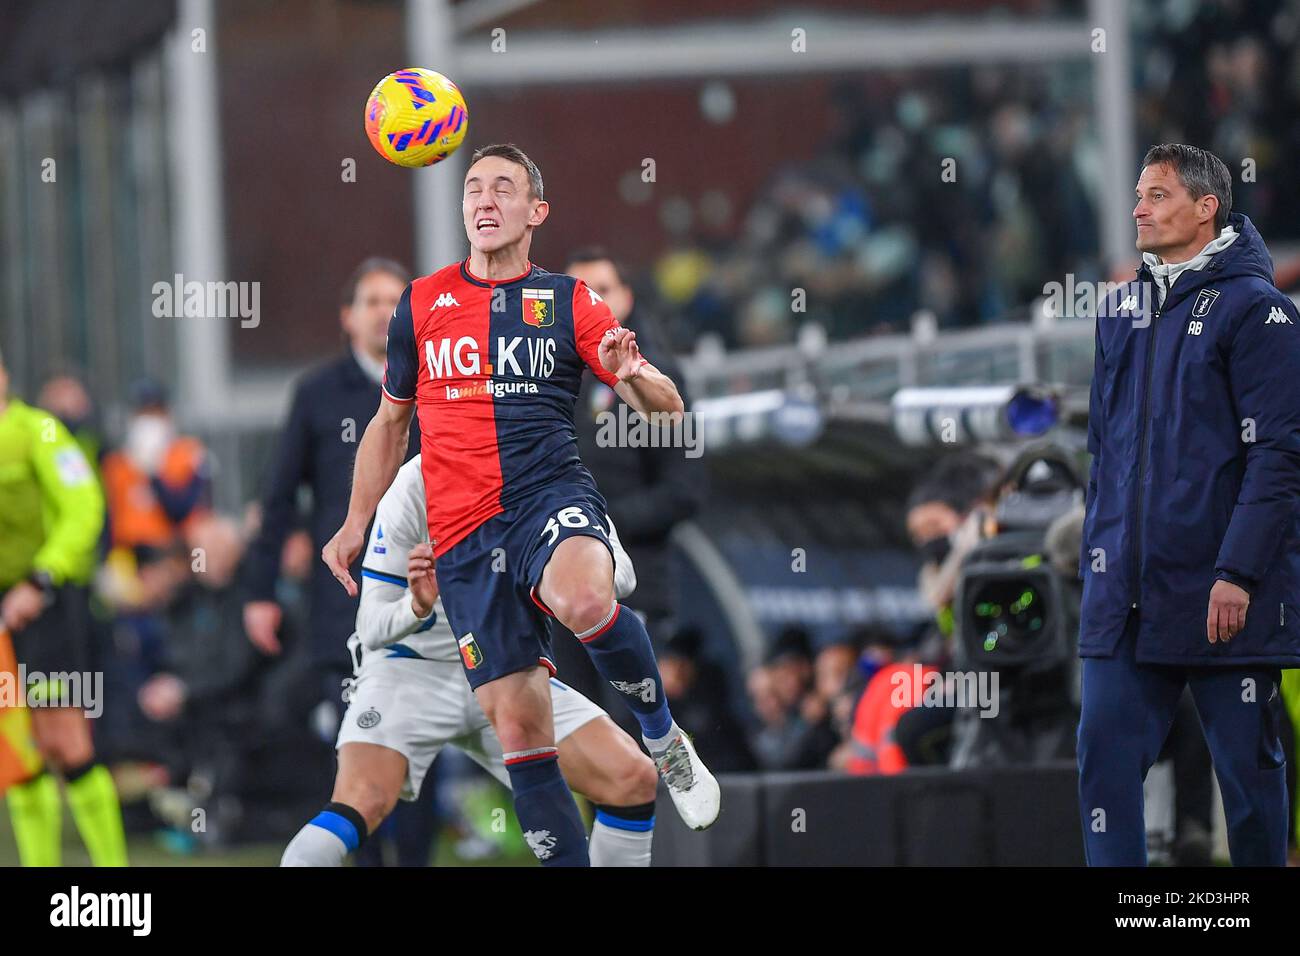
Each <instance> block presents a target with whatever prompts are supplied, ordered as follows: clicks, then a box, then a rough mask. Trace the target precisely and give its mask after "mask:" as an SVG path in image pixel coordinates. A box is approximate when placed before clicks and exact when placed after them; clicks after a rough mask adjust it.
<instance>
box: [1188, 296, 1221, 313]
mask: <svg viewBox="0 0 1300 956" xmlns="http://www.w3.org/2000/svg"><path fill="white" fill-rule="evenodd" d="M1218 297H1219V290H1218V289H1202V290H1201V294H1200V295H1198V296H1197V297H1196V305H1194V306H1192V315H1194V316H1195V317H1196V318H1198V319H1203V318H1205V315H1206V313H1207V312H1209V311H1210V306H1212V305H1214V300H1215V299H1217V298H1218Z"/></svg>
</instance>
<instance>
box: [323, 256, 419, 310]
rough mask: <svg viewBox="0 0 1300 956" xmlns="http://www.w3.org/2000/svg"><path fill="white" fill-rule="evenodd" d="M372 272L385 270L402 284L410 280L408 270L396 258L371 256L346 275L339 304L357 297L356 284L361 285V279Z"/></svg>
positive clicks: (350, 301)
mask: <svg viewBox="0 0 1300 956" xmlns="http://www.w3.org/2000/svg"><path fill="white" fill-rule="evenodd" d="M372 272H387V273H388V274H389V275H390V276H392V277H393V278H394V279H397V280H398V281H399V282H401V283H402V285H406V283H408V282H410V281H411V273H410V270H408V269H407V268H406V266H404V265H402V264H401V263H400V262H398V261H397V260H396V259H385V258H384V257H383V256H371V257H370V258H369V259H366V260H364V261H362V263H361V265H359V266H357V267H356V268H355V269H353V270H352V274H351V275H350V276H348V281H347V282H346V283H344V285H343V291H342V293H341V296H340V300H339V304H340V305H351V304H352V300H353V299H355V298H356V297H357V286H359V285H361V280H362V279H364V278H365V277H366V276H368V275H370V273H372Z"/></svg>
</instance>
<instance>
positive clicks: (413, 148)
mask: <svg viewBox="0 0 1300 956" xmlns="http://www.w3.org/2000/svg"><path fill="white" fill-rule="evenodd" d="M468 130H469V112H468V111H467V110H466V108H465V97H463V96H462V95H461V92H460V90H459V89H458V88H457V86H456V84H455V83H453V82H452V81H451V80H449V79H447V77H445V76H443V75H442V74H441V73H436V72H434V71H433V70H425V69H421V68H420V67H412V68H410V69H407V70H398V71H397V72H396V73H390V74H388V76H386V77H384V78H383V79H382V80H380V81H379V82H378V83H377V84H375V88H374V89H373V90H371V91H370V98H369V99H368V100H366V135H367V136H369V137H370V143H371V145H373V146H374V147H375V150H376V151H377V152H378V153H379V155H380V156H382V157H384V159H386V160H388V161H389V162H390V163H395V164H397V165H398V166H410V167H416V166H432V165H433V164H434V163H437V162H441V161H442V160H444V159H446V158H447V157H448V156H450V155H451V154H452V153H454V152H455V151H456V148H457V147H458V146H460V144H461V143H462V142H463V141H464V139H465V133H466V132H467V131H468Z"/></svg>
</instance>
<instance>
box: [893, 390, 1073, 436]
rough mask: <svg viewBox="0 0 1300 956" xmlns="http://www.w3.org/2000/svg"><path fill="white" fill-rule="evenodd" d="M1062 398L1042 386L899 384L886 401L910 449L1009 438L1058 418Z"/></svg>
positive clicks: (1043, 427)
mask: <svg viewBox="0 0 1300 956" xmlns="http://www.w3.org/2000/svg"><path fill="white" fill-rule="evenodd" d="M1060 410H1061V400H1060V397H1059V396H1058V395H1057V394H1056V392H1055V391H1054V390H1052V389H1050V388H1048V387H1046V386H1042V385H973V386H961V387H956V388H942V387H941V388H901V389H899V390H898V391H897V392H895V393H894V398H893V401H892V402H891V403H890V411H891V423H892V425H893V428H894V433H895V434H896V435H898V438H899V440H900V441H901V442H903V444H905V445H911V446H913V447H924V446H932V445H952V444H969V443H979V442H1011V441H1017V440H1020V439H1024V438H1031V437H1035V436H1038V435H1042V434H1044V433H1045V432H1047V431H1048V430H1049V429H1051V428H1052V427H1053V426H1054V425H1056V424H1057V423H1058V421H1060V418H1061V414H1060Z"/></svg>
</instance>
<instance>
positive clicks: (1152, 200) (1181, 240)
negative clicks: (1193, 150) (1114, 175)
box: [1133, 163, 1216, 256]
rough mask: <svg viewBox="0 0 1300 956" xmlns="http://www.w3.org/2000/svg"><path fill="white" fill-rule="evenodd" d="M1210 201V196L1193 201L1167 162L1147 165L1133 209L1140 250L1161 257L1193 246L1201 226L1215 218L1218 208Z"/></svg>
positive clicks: (1139, 183)
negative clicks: (1208, 219) (1215, 209)
mask: <svg viewBox="0 0 1300 956" xmlns="http://www.w3.org/2000/svg"><path fill="white" fill-rule="evenodd" d="M1209 201H1210V197H1209V196H1202V197H1201V198H1200V199H1193V198H1192V194H1191V193H1189V192H1188V191H1187V187H1186V186H1184V185H1183V184H1182V182H1181V181H1180V180H1179V178H1178V173H1177V172H1175V171H1174V169H1173V167H1172V166H1170V165H1168V164H1167V163H1153V164H1152V165H1150V166H1147V167H1146V168H1145V169H1143V170H1142V175H1141V176H1139V177H1138V183H1137V205H1136V206H1134V207H1133V220H1134V222H1136V223H1137V247H1138V250H1139V251H1141V252H1151V253H1155V254H1156V255H1158V256H1162V255H1163V254H1164V253H1165V252H1169V251H1174V250H1182V249H1184V248H1185V247H1187V246H1188V245H1190V244H1192V243H1194V242H1195V241H1196V234H1197V232H1198V231H1199V230H1200V228H1201V225H1202V224H1203V223H1204V222H1205V221H1206V219H1207V218H1213V215H1214V208H1216V207H1213V206H1211V205H1209Z"/></svg>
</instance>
